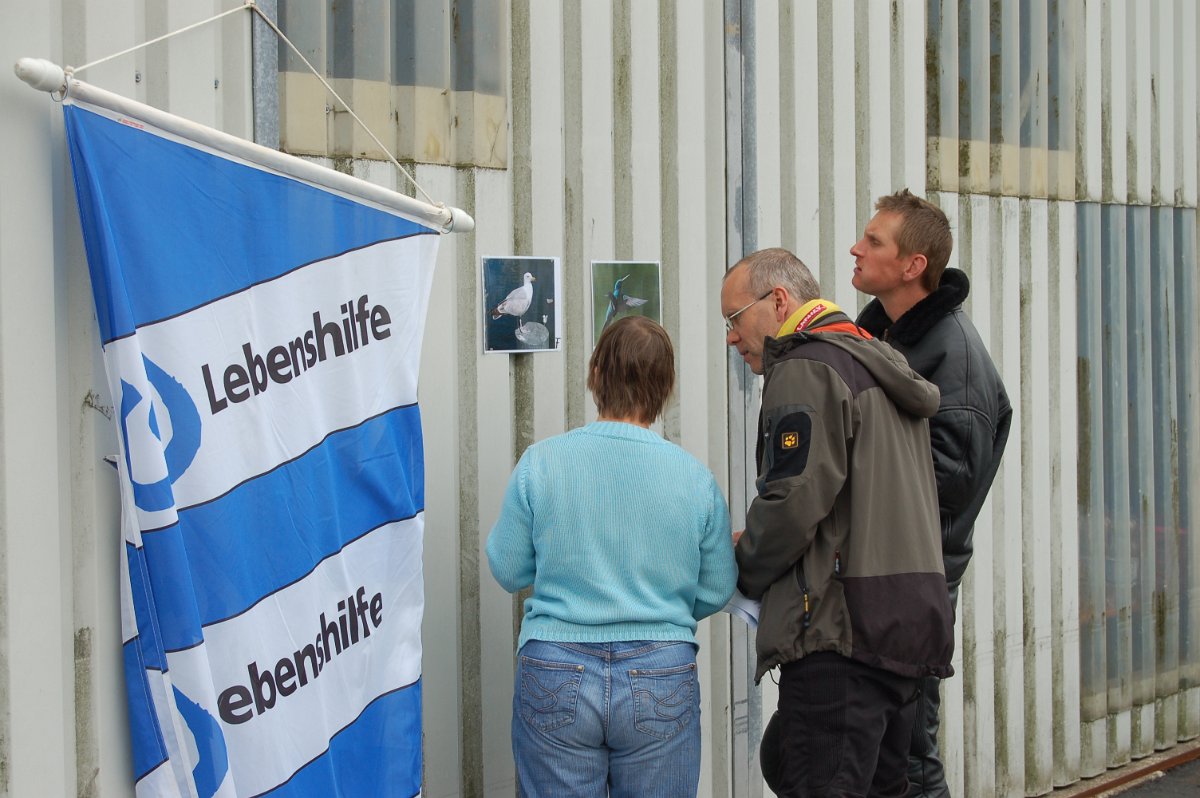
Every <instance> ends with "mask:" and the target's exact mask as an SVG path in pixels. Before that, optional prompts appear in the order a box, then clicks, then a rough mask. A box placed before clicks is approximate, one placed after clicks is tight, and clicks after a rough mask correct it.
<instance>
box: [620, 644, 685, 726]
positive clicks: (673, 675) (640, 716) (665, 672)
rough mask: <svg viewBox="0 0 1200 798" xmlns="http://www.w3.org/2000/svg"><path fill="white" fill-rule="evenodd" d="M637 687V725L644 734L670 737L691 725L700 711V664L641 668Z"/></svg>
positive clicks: (633, 680) (634, 679)
mask: <svg viewBox="0 0 1200 798" xmlns="http://www.w3.org/2000/svg"><path fill="white" fill-rule="evenodd" d="M629 681H630V684H631V686H632V687H633V725H634V728H636V729H637V730H638V731H640V732H642V733H643V734H649V735H650V736H651V737H657V738H658V739H660V740H669V739H671V738H672V737H674V736H675V735H676V734H678V733H679V732H681V731H683V729H684V728H686V727H687V725H688V723H689V722H690V721H691V719H692V714H693V713H694V712H695V711H696V702H697V693H696V664H695V663H694V662H692V663H688V664H687V665H679V666H676V667H674V668H638V669H637V670H632V671H630V672H629Z"/></svg>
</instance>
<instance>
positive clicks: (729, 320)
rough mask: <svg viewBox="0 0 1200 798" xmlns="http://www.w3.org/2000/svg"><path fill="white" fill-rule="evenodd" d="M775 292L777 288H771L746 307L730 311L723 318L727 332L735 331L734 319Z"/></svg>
mask: <svg viewBox="0 0 1200 798" xmlns="http://www.w3.org/2000/svg"><path fill="white" fill-rule="evenodd" d="M773 293H775V289H774V288H771V289H769V290H768V291H767V293H765V294H763V295H762V296H760V297H759V298H758V299H756V300H754V301H753V302H751V303H750V304H749V305H746V306H745V307H744V308H740V309H738V310H735V311H734V312H733V313H730V314H729V315H728V316H722V318H723V319H725V332H727V333H731V332H733V320H734V319H736V318H737V317H738V316H740V315H742V314H743V313H745V312H746V311H747V310H749V309H750V308H752V307H754V306H755V305H757V304H758V303H759V302H762V301H763V300H764V299H766V298H767V297H769V296H770V295H771V294H773Z"/></svg>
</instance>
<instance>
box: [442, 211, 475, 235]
mask: <svg viewBox="0 0 1200 798" xmlns="http://www.w3.org/2000/svg"><path fill="white" fill-rule="evenodd" d="M446 210H448V211H450V222H449V224H447V225H446V232H447V233H470V232H471V231H473V230H474V229H475V219H474V218H473V217H472V216H471V214H469V213H467V212H466V211H464V210H463V209H462V208H455V207H452V206H451V207H447V208H446Z"/></svg>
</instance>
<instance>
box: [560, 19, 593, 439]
mask: <svg viewBox="0 0 1200 798" xmlns="http://www.w3.org/2000/svg"><path fill="white" fill-rule="evenodd" d="M580 3H581V0H566V2H564V3H563V6H562V10H563V23H562V24H563V30H562V41H563V87H562V91H563V98H562V100H563V161H564V162H563V262H564V264H565V265H566V266H567V268H565V269H564V270H563V272H564V278H565V286H564V289H565V290H564V291H563V297H564V301H566V302H567V305H568V307H570V306H571V303H572V302H573V301H576V298H579V299H581V300H582V301H583V302H585V303H586V302H590V301H591V298H590V288H589V286H588V285H587V281H586V280H585V279H584V277H583V268H584V266H585V264H584V262H583V236H584V224H583V88H582V83H583V77H582V75H583V53H582V47H581V45H582V41H583V30H582V27H583V23H582V10H581V5H580ZM585 306H586V305H585ZM584 316H585V314H583V313H568V314H567V334H566V336H565V338H566V340H565V342H564V345H565V348H566V352H565V355H564V357H565V358H566V359H565V362H564V372H565V375H564V376H565V381H566V386H565V393H566V423H567V426H568V427H578V426H582V425H583V422H584V420H585V419H586V417H587V408H588V393H587V387H586V382H587V379H586V378H587V361H588V349H587V335H586V333H585V329H584V323H583V319H584Z"/></svg>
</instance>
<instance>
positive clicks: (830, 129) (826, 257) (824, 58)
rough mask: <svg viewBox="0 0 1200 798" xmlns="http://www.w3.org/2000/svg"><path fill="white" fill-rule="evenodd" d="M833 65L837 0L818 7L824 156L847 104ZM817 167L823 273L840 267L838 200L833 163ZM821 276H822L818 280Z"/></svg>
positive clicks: (824, 0)
mask: <svg viewBox="0 0 1200 798" xmlns="http://www.w3.org/2000/svg"><path fill="white" fill-rule="evenodd" d="M833 61H834V55H833V0H820V2H819V3H818V5H817V151H818V152H823V153H832V152H834V135H835V130H834V113H833V106H834V103H837V102H845V100H844V99H842V98H838V97H834V95H833ZM851 101H853V100H851ZM817 163H818V167H817V185H818V189H817V207H818V208H820V209H821V210H820V214H821V239H820V242H819V243H818V246H817V252H818V253H819V254H818V257H819V259H820V264H819V265H818V272H819V273H823V272H825V270H826V269H832V268H834V263H836V255H835V252H836V242H835V241H834V240H833V237H834V233H835V231H836V229H837V228H836V226H835V222H836V221H837V213H836V208H837V202H836V200H837V196H836V194H835V192H834V185H833V183H834V177H835V175H834V172H833V159H832V158H818V159H817ZM821 276H823V275H822V274H818V278H820V277H821ZM826 290H828V289H826Z"/></svg>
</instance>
